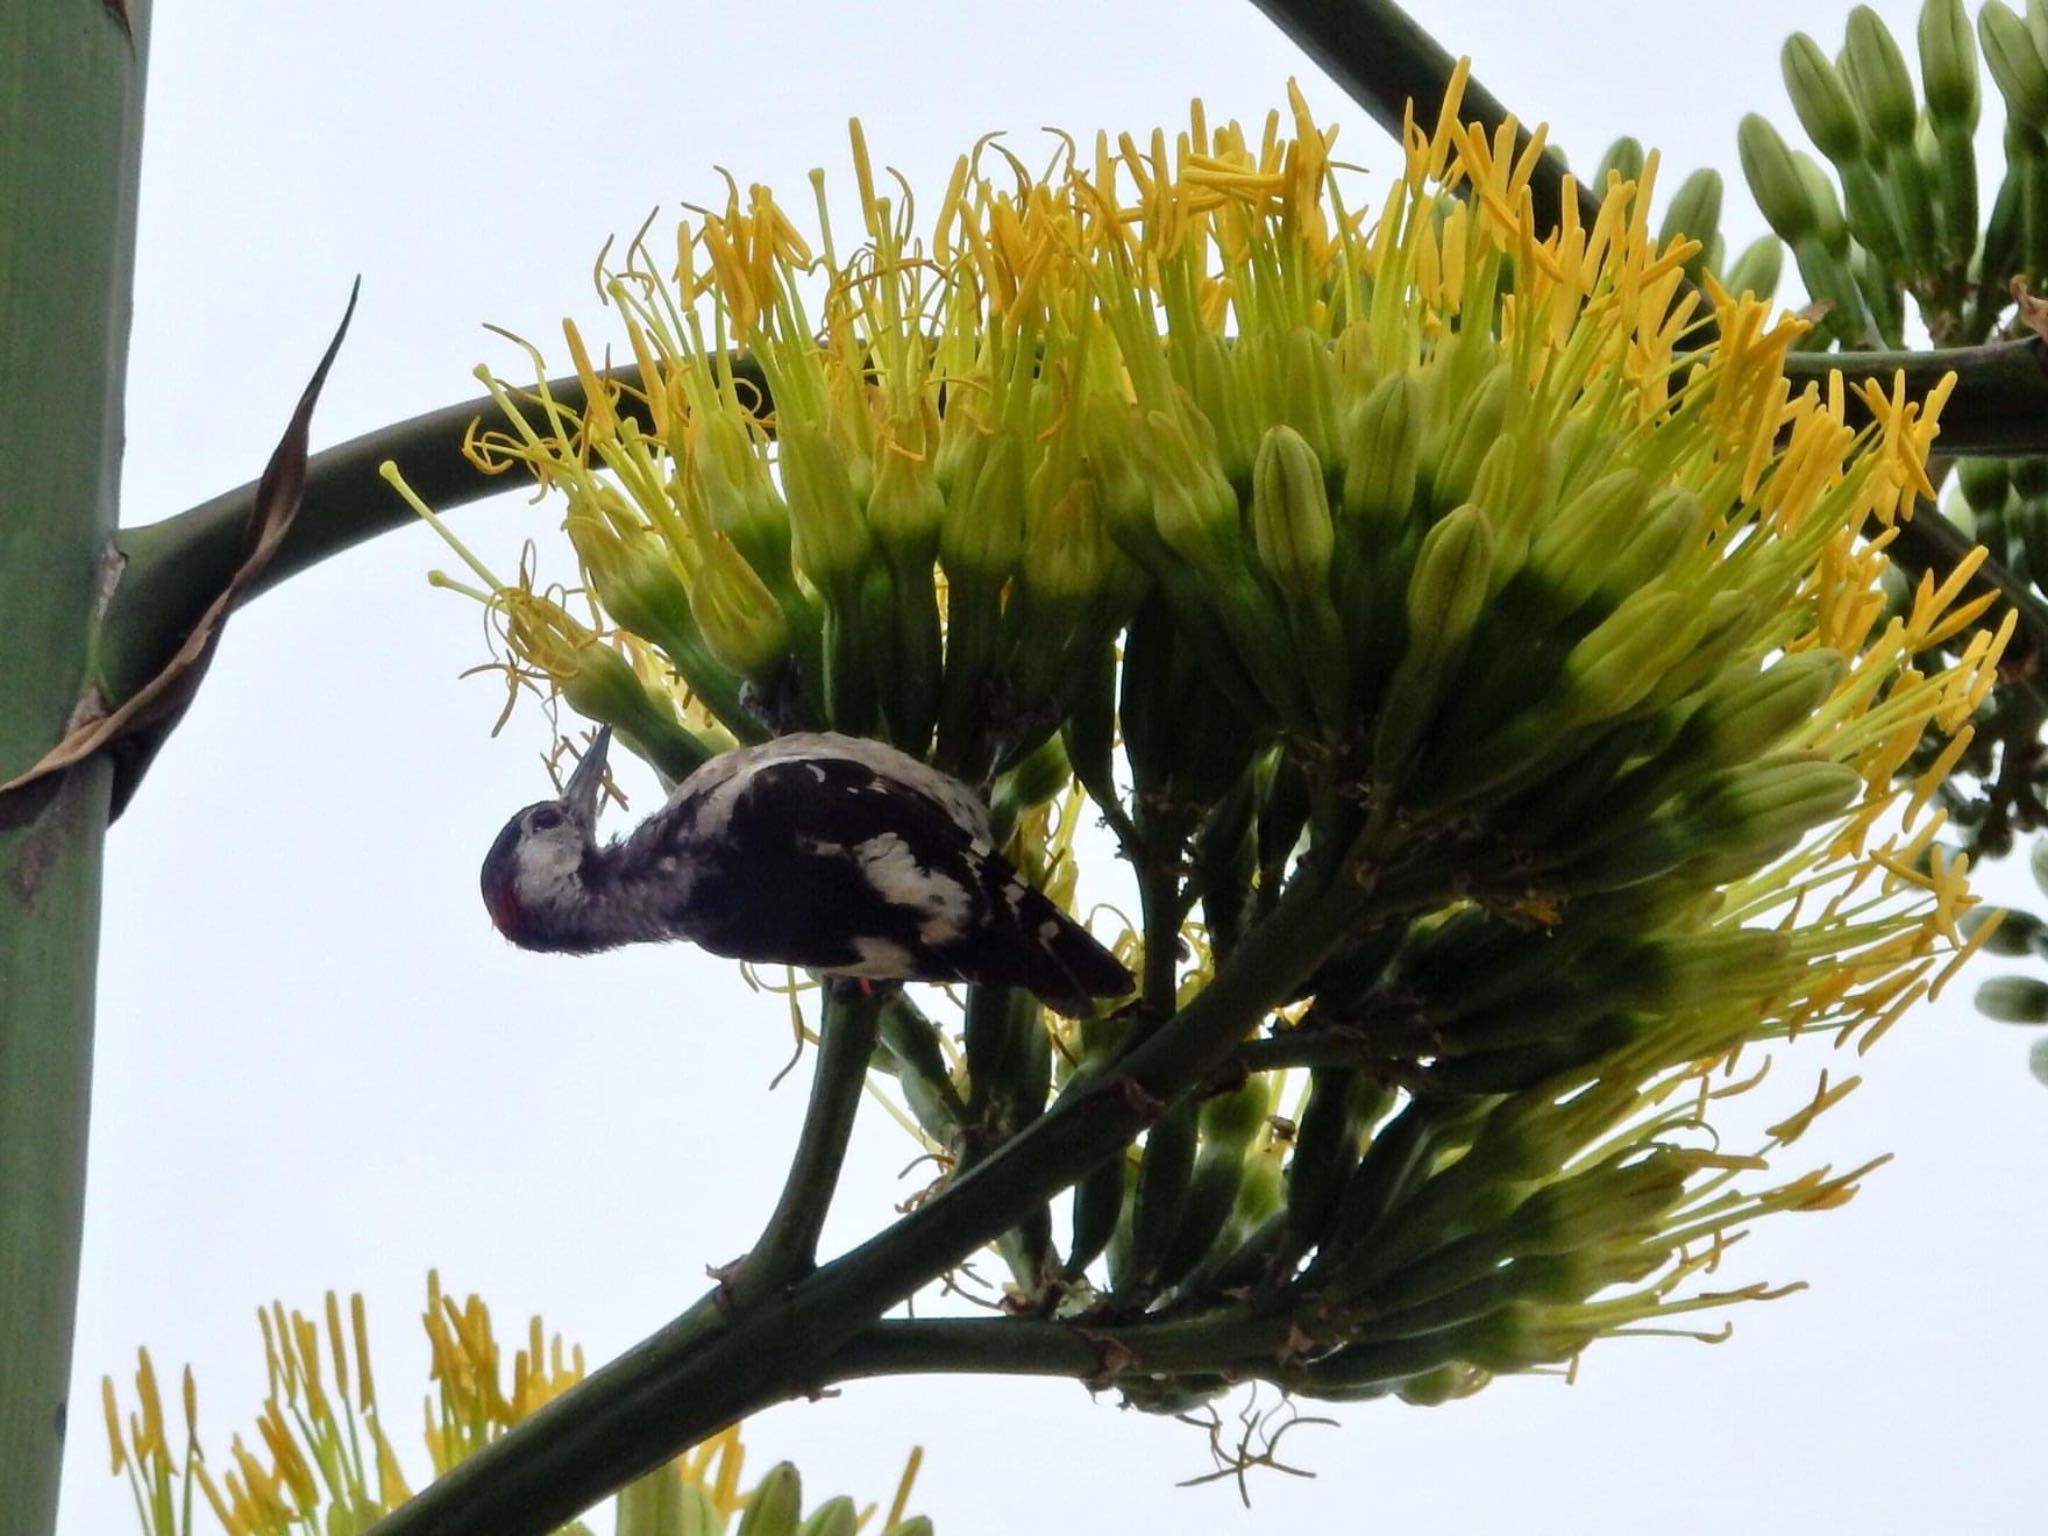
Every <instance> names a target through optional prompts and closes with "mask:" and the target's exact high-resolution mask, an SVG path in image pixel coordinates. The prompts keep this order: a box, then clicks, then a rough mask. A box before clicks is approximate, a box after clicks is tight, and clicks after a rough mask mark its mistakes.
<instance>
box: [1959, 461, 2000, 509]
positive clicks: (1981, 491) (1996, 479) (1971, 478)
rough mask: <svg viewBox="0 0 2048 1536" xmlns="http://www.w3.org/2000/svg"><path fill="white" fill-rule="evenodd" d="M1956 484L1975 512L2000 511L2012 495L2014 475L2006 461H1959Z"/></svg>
mask: <svg viewBox="0 0 2048 1536" xmlns="http://www.w3.org/2000/svg"><path fill="white" fill-rule="evenodd" d="M1956 483H1957V484H1958V485H1960V486H1961V487H1962V491H1963V500H1965V501H1967V502H1968V503H1969V504H1970V510H1972V511H1973V512H1996V511H1999V510H2000V509H2002V508H2003V507H2004V506H2005V501H2006V497H2007V496H2009V495H2010V494H2011V493H2012V473H2011V471H2010V470H2009V469H2008V468H2007V467H2006V461H2005V460H2004V459H1959V460H1957V461H1956Z"/></svg>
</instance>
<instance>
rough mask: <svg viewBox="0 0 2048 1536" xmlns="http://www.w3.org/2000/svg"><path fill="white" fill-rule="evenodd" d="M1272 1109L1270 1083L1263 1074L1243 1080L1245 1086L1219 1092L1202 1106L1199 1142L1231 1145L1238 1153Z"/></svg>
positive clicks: (1249, 1142) (1258, 1129) (1237, 1153)
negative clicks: (1227, 1091) (1200, 1137)
mask: <svg viewBox="0 0 2048 1536" xmlns="http://www.w3.org/2000/svg"><path fill="white" fill-rule="evenodd" d="M1272 1112H1273V1089H1272V1084H1271V1083H1270V1082H1269V1081H1268V1080H1267V1079H1266V1078H1264V1077H1258V1076H1253V1077H1249V1078H1246V1079H1245V1082H1244V1086H1243V1087H1241V1088H1237V1089H1235V1090H1233V1091H1232V1092H1230V1093H1219V1094H1217V1095H1216V1097H1214V1098H1213V1099H1210V1100H1209V1101H1208V1102H1207V1103H1205V1104H1203V1106H1202V1121H1201V1125H1202V1141H1203V1143H1204V1145H1208V1144H1210V1143H1215V1144H1218V1145H1221V1146H1227V1147H1231V1148H1233V1149H1235V1150H1234V1152H1233V1155H1239V1154H1241V1153H1242V1152H1243V1150H1244V1149H1245V1148H1246V1147H1247V1146H1249V1145H1250V1144H1251V1139H1252V1137H1254V1136H1256V1135H1257V1134H1258V1133H1259V1132H1260V1131H1261V1130H1262V1129H1264V1127H1265V1124H1266V1117H1267V1116H1268V1115H1270V1114H1271V1113H1272Z"/></svg>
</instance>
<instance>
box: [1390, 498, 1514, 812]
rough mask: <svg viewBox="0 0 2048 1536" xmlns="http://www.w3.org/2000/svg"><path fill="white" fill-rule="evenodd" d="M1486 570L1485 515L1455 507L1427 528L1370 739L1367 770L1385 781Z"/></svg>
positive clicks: (1425, 708) (1481, 593)
mask: <svg viewBox="0 0 2048 1536" xmlns="http://www.w3.org/2000/svg"><path fill="white" fill-rule="evenodd" d="M1492 571H1493V533H1492V530H1491V529H1490V528H1489V527H1488V526H1487V522H1486V514H1485V513H1484V512H1482V511H1480V510H1479V508H1477V507H1475V506H1470V505H1467V506H1462V507H1460V508H1458V510H1457V511H1455V512H1453V513H1452V514H1451V515H1450V516H1449V517H1446V518H1445V519H1444V520H1443V521H1442V522H1440V523H1438V524H1437V525H1436V526H1435V527H1434V528H1432V529H1430V530H1429V533H1428V535H1427V537H1425V538H1424V539H1423V541H1422V549H1421V552H1420V553H1419V554H1418V555H1417V557H1416V561H1415V572H1414V574H1413V575H1412V576H1411V577H1410V578H1409V582H1408V603H1407V608H1408V649H1407V651H1406V652H1405V653H1404V654H1403V655H1402V657H1401V662H1400V665H1399V666H1398V667H1396V668H1395V670H1394V676H1393V679H1392V681H1390V682H1389V683H1388V685H1387V695H1386V700H1385V702H1384V703H1383V704H1382V705H1381V708H1380V721H1379V732H1378V735H1377V737H1376V739H1375V741H1374V746H1373V759H1374V771H1375V772H1376V773H1377V774H1378V775H1379V777H1380V778H1381V779H1382V780H1392V779H1393V778H1395V777H1396V776H1397V775H1398V774H1399V773H1400V772H1401V770H1402V769H1403V768H1404V767H1406V765H1407V762H1408V759H1409V758H1410V756H1412V755H1413V753H1414V751H1415V748H1416V747H1417V745H1419V743H1420V742H1421V739H1422V734H1423V732H1424V730H1425V729H1427V727H1428V725H1429V722H1430V718H1431V716H1432V715H1434V713H1435V711H1436V703H1437V700H1438V699H1439V698H1440V697H1441V696H1442V694H1443V693H1444V692H1445V691H1446V690H1447V689H1448V688H1449V687H1450V686H1451V684H1452V683H1453V682H1454V681H1455V679H1456V675H1457V672H1458V668H1459V666H1460V664H1461V663H1462V662H1463V661H1464V658H1465V650H1466V647H1467V646H1468V645H1469V644H1470V642H1471V639H1472V628H1473V626H1474V625H1475V624H1476V623H1478V621H1479V611H1480V609H1481V608H1482V607H1483V606H1484V605H1485V602H1486V595H1487V591H1488V588H1489V586H1490V582H1491V576H1492Z"/></svg>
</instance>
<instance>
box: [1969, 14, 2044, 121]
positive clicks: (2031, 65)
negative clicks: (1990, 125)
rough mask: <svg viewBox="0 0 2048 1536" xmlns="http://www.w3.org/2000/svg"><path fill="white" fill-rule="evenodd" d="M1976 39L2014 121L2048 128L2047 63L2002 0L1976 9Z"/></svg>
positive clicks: (2031, 36)
mask: <svg viewBox="0 0 2048 1536" xmlns="http://www.w3.org/2000/svg"><path fill="white" fill-rule="evenodd" d="M1977 41H1978V42H1979V43H1981V44H1982V45H1983V48H1984V63H1985V65H1986V67H1988V68H1989V69H1990V71H1991V79H1992V82H1993V83H1994V84H1995V85H1997V87H1998V93H1999V95H2001V96H2003V97H2004V98H2005V106H2006V111H2007V112H2008V113H2010V114H2011V116H2012V118H2013V120H2014V121H2015V123H2017V124H2018V125H2020V126H2022V127H2025V128H2028V129H2031V130H2033V131H2034V132H2035V133H2040V132H2042V131H2043V130H2048V63H2044V62H2043V59H2042V52H2041V49H2040V47H2039V46H2038V45H2036V43H2035V41H2034V36H2033V34H2032V33H2031V32H2029V31H2028V30H2027V24H2026V23H2025V22H2024V21H2022V20H2020V18H2019V17H2018V16H2016V15H2014V14H2013V11H2012V8H2011V7H2010V6H2007V5H2006V4H2004V3H2003V0H1987V3H1986V4H1985V6H1984V9H1983V10H1981V11H1979V12H1978V13H1977Z"/></svg>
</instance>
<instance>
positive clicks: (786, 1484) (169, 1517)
mask: <svg viewBox="0 0 2048 1536" xmlns="http://www.w3.org/2000/svg"><path fill="white" fill-rule="evenodd" d="M256 1317H257V1321H258V1323H259V1324H261V1326H262V1330H263V1352H264V1358H265V1363H266V1365H267V1366H268V1369H269V1394H268V1396H267V1397H266V1398H265V1400H264V1404H263V1411H262V1413H261V1414H260V1415H259V1417H258V1418H257V1421H256V1431H257V1432H256V1435H255V1436H254V1439H255V1441H256V1448H255V1449H253V1450H252V1449H251V1448H250V1447H249V1446H248V1445H246V1444H244V1442H243V1440H242V1437H241V1436H240V1435H236V1436H235V1437H234V1438H233V1439H232V1440H231V1441H230V1443H229V1450H228V1454H227V1456H226V1457H224V1458H222V1462H223V1464H222V1465H221V1467H220V1470H219V1475H218V1476H216V1475H215V1471H214V1467H213V1466H212V1465H210V1464H209V1462H208V1460H207V1456H206V1453H205V1451H204V1449H203V1448H202V1447H201V1444H200V1439H199V1394H198V1389H197V1385H196V1383H195V1382H194V1380H193V1375H192V1370H191V1368H190V1367H189V1366H188V1367H187V1368H186V1370H185V1375H184V1382H183V1393H182V1399H183V1408H184V1420H185V1436H184V1440H185V1443H184V1447H183V1449H182V1451H179V1450H175V1449H174V1448H173V1445H172V1439H171V1433H172V1432H171V1430H170V1427H169V1425H168V1422H167V1419H166V1415H165V1413H164V1407H163V1398H162V1394H161V1393H160V1392H159V1391H158V1389H157V1380H156V1369H155V1367H154V1366H153V1365H152V1364H151V1362H150V1358H149V1351H148V1350H146V1349H145V1350H141V1351H139V1352H138V1354H137V1357H136V1371H135V1407H134V1409H133V1410H132V1411H130V1412H129V1414H128V1415H127V1420H126V1423H125V1424H124V1423H123V1420H122V1413H121V1404H120V1398H119V1395H118V1394H117V1392H116V1391H115V1388H114V1379H113V1377H111V1376H106V1377H102V1378H101V1380H100V1400H101V1404H102V1406H103V1408H104V1409H105V1412H106V1423H107V1440H108V1444H109V1447H110V1449H111V1452H112V1460H113V1471H114V1473H115V1474H116V1475H117V1476H119V1475H122V1474H125V1475H126V1476H127V1478H128V1483H129V1487H130V1489H131V1490H132V1491H133V1493H134V1495H135V1512H136V1518H137V1520H138V1521H139V1523H140V1524H141V1526H142V1530H143V1532H144V1536H192V1533H193V1532H194V1531H196V1530H199V1529H200V1528H201V1527H199V1526H196V1525H195V1524H194V1523H193V1517H194V1515H195V1513H196V1512H198V1511H202V1510H203V1511H205V1512H206V1513H208V1514H210V1515H211V1516H212V1518H213V1522H215V1523H214V1524H213V1525H212V1526H209V1527H207V1528H209V1529H218V1530H220V1531H222V1532H224V1533H225V1536H292V1533H295V1532H304V1531H315V1532H325V1533H327V1536H356V1533H357V1532H359V1531H367V1530H368V1529H370V1527H371V1526H372V1525H374V1524H375V1523H376V1522H377V1520H378V1519H379V1518H380V1517H381V1516H383V1515H386V1514H389V1513H390V1512H391V1511H392V1510H394V1509H396V1508H397V1507H398V1506H399V1505H401V1504H403V1503H404V1502H405V1501H406V1500H407V1499H409V1498H410V1497H411V1496H412V1490H411V1488H410V1487H409V1485H408V1483H407V1481H406V1476H405V1472H404V1470H403V1468H402V1467H401V1465H400V1460H399V1457H398V1455H397V1453H396V1452H395V1451H394V1450H393V1448H392V1445H391V1442H390V1441H389V1440H388V1439H387V1438H386V1437H385V1433H384V1425H383V1412H382V1409H381V1408H380V1406H379V1404H378V1401H377V1387H376V1381H375V1378H374V1377H373V1375H372V1373H371V1370H370V1345H369V1327H368V1323H367V1321H366V1318H365V1312H364V1307H363V1298H362V1297H361V1295H355V1296H351V1297H350V1298H349V1307H348V1317H349V1321H348V1325H347V1327H346V1328H344V1326H343V1323H342V1307H341V1303H340V1301H339V1299H338V1298H337V1297H336V1296H335V1294H334V1292H332V1291H329V1292H328V1293H327V1303H326V1309H325V1318H324V1322H325V1327H324V1329H323V1327H322V1323H321V1321H320V1320H316V1319H314V1318H309V1317H307V1316H306V1315H305V1314H304V1313H301V1312H291V1313H287V1312H286V1311H285V1309H284V1306H283V1304H282V1303H273V1304H272V1305H271V1306H270V1307H269V1308H268V1309H267V1310H262V1309H259V1310H258V1312H257V1314H256ZM421 1322H422V1323H423V1324H424V1325H425V1327H426V1331H427V1339H428V1342H429V1344H430V1345H431V1346H432V1349H433V1375H434V1381H435V1384H436V1390H435V1392H434V1394H433V1395H432V1396H431V1397H430V1398H428V1400H427V1403H426V1442H427V1452H428V1455H429V1457H430V1458H431V1459H432V1462H433V1468H434V1475H435V1476H436V1477H443V1476H446V1475H447V1473H448V1471H449V1470H450V1469H451V1468H452V1467H455V1466H457V1465H459V1464H460V1463H462V1462H464V1461H466V1460H468V1459H469V1458H470V1457H471V1456H473V1455H475V1454H476V1453H477V1452H478V1451H480V1450H482V1449H483V1447H484V1446H486V1445H487V1444H489V1443H490V1442H491V1441H492V1440H495V1439H497V1438H498V1437H499V1436H500V1435H503V1434H504V1433H505V1432H506V1431H507V1430H509V1429H511V1428H512V1427H513V1426H514V1425H516V1424H519V1423H521V1422H523V1421H524V1420H526V1419H528V1418H530V1417H531V1416H532V1415H533V1414H535V1413H537V1412H539V1411H540V1410H541V1409H542V1408H544V1407H546V1406H547V1404H548V1403H549V1402H551V1401H552V1400H553V1399H555V1398H557V1397H559V1396H560V1395H561V1394H562V1393H563V1392H565V1391H567V1390H568V1389H569V1388H570V1387H571V1386H573V1385H575V1384H576V1383H577V1382H578V1381H580V1380H582V1378H583V1351H582V1349H581V1348H580V1347H579V1348H574V1349H565V1348H564V1347H563V1343H562V1337H561V1335H560V1334H554V1335H549V1334H548V1333H547V1331H546V1329H545V1328H544V1327H543V1326H542V1323H541V1320H540V1319H539V1318H538V1317H536V1318H533V1319H532V1320H531V1321H530V1323H529V1325H528V1328H527V1339H526V1347H525V1348H523V1349H515V1350H514V1351H513V1355H512V1359H511V1361H510V1362H509V1363H510V1366H511V1374H510V1378H509V1380H508V1379H507V1377H506V1375H505V1374H504V1369H503V1368H504V1366H505V1365H506V1364H507V1362H506V1361H505V1360H504V1358H503V1351H502V1350H501V1348H500V1345H499V1342H498V1338H497V1334H496V1331H495V1329H494V1328H493V1326H492V1323H491V1313H490V1308H488V1307H487V1306H485V1305H484V1303H483V1301H482V1299H481V1298H479V1297H477V1296H475V1295H471V1296H469V1297H467V1298H466V1299H465V1300H463V1301H461V1302H459V1303H458V1302H457V1301H456V1300H455V1298H454V1297H452V1296H446V1295H443V1294H442V1291H441V1283H440V1278H439V1276H437V1275H435V1274H433V1273H431V1272H430V1273H429V1274H428V1276H427V1309H426V1312H425V1313H424V1314H423V1315H422V1317H421ZM921 1460H922V1453H921V1452H919V1451H913V1452H912V1453H911V1455H910V1460H909V1463H908V1465H907V1466H906V1467H905V1469H904V1472H903V1475H902V1478H901V1480H900V1481H899V1483H898V1485H897V1490H896V1497H895V1500H894V1502H893V1504H892V1505H891V1506H890V1508H889V1510H888V1512H887V1514H886V1515H885V1516H884V1517H883V1519H882V1521H881V1523H880V1525H879V1526H876V1527H874V1529H876V1530H877V1531H878V1532H879V1533H880V1536H931V1529H932V1526H931V1522H930V1521H929V1520H928V1519H926V1518H925V1517H924V1516H922V1515H916V1516H910V1517H907V1518H906V1517H905V1515H904V1506H905V1505H906V1504H907V1503H908V1501H909V1498H910V1489H911V1486H912V1484H913V1483H914V1482H915V1481H916V1477H917V1469H918V1465H919V1462H920V1461H921ZM745 1462H746V1448H745V1447H744V1446H743V1445H742V1444H741V1443H740V1427H739V1426H738V1425H732V1426H731V1427H729V1428H727V1429H725V1430H723V1431H721V1432H720V1433H719V1434H717V1435H714V1436H713V1437H712V1438H711V1439H709V1440H707V1441H705V1442H704V1443H703V1444H702V1445H699V1446H696V1447H693V1448H692V1449H691V1450H690V1451H689V1452H688V1453H687V1454H685V1455H682V1456H678V1457H677V1458H675V1459H674V1460H673V1461H670V1462H667V1463H665V1464H663V1465H662V1466H660V1467H657V1468H656V1469H655V1470H654V1471H652V1472H649V1473H647V1474H646V1475H645V1476H643V1477H641V1478H639V1479H637V1480H636V1481H634V1482H633V1483H632V1484H630V1485H629V1486H628V1487H626V1488H625V1489H623V1490H621V1492H620V1494H619V1497H618V1503H617V1506H616V1509H617V1515H618V1526H617V1529H618V1531H619V1536H720V1533H722V1532H724V1531H727V1530H735V1531H745V1532H747V1533H748V1536H853V1532H854V1530H855V1529H856V1528H857V1527H858V1526H859V1525H860V1524H862V1523H864V1522H865V1521H867V1519H868V1518H869V1516H871V1515H872V1514H873V1513H874V1512H875V1511H874V1508H873V1507H872V1506H870V1507H869V1508H868V1509H866V1510H861V1509H860V1508H859V1507H858V1506H856V1505H855V1504H854V1502H853V1500H851V1499H849V1498H845V1497H840V1498H835V1499H831V1500H828V1501H827V1502H825V1503H823V1504H821V1505H818V1506H817V1507H815V1508H814V1509H813V1510H812V1511H811V1513H810V1515H809V1516H808V1517H806V1516H804V1515H803V1512H802V1511H803V1494H802V1482H801V1479H800V1478H799V1476H798V1474H797V1469H796V1468H795V1467H794V1466H792V1465H790V1464H789V1463H788V1462H780V1463H778V1464H777V1465H775V1466H774V1467H771V1468H770V1469H769V1470H768V1472H767V1474H766V1475H764V1476H763V1477H762V1478H761V1479H760V1480H759V1481H758V1482H757V1483H755V1484H754V1485H753V1486H752V1487H751V1488H747V1487H742V1486H741V1482H740V1477H741V1470H742V1468H743V1466H744V1465H745ZM589 1529H590V1528H589V1527H588V1526H586V1525H584V1524H583V1523H582V1522H581V1521H575V1522H572V1523H571V1524H569V1525H566V1526H563V1527H562V1528H561V1530H560V1532H558V1536H588V1533H589Z"/></svg>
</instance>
